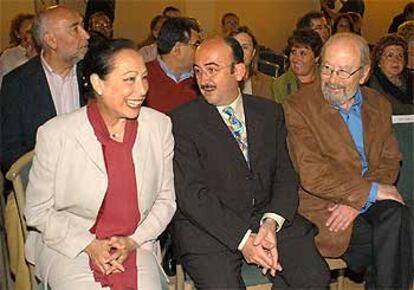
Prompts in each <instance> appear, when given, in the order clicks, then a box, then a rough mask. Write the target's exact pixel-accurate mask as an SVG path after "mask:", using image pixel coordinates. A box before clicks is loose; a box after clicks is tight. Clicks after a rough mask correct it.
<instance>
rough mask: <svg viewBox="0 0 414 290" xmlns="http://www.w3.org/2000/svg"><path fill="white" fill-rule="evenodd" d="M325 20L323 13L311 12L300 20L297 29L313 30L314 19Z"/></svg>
mask: <svg viewBox="0 0 414 290" xmlns="http://www.w3.org/2000/svg"><path fill="white" fill-rule="evenodd" d="M320 18H325V15H323V13H322V12H318V11H311V12H308V13H306V14H305V15H303V16H302V17H301V18H299V20H298V22H297V23H296V29H307V28H312V19H320Z"/></svg>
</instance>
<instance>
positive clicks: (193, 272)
mask: <svg viewBox="0 0 414 290" xmlns="http://www.w3.org/2000/svg"><path fill="white" fill-rule="evenodd" d="M194 72H195V75H196V76H197V82H198V85H199V88H200V90H201V93H202V95H203V96H204V98H198V99H196V100H193V101H192V102H190V103H187V104H186V105H184V106H182V107H180V108H178V109H176V110H174V111H173V112H172V113H171V118H172V121H173V133H174V136H175V139H176V147H175V150H174V152H175V155H174V178H175V186H176V194H177V204H178V208H179V210H178V211H177V214H176V215H175V217H174V223H173V228H174V236H173V237H174V241H175V242H176V245H177V249H178V252H179V253H178V255H179V258H180V260H181V262H182V265H183V267H184V269H185V271H186V272H187V273H188V274H189V275H190V276H191V278H192V279H193V281H194V284H195V287H196V288H197V289H245V285H244V282H243V279H242V277H241V266H242V261H243V260H245V261H247V263H252V264H256V265H258V266H259V267H262V271H263V273H267V272H269V274H268V276H267V277H269V279H270V280H271V281H272V282H273V284H274V286H273V288H274V287H277V289H279V287H280V288H281V289H284V288H295V289H299V288H315V289H323V288H326V287H328V280H329V272H328V270H327V266H326V264H325V262H324V261H323V259H322V258H321V257H320V256H319V253H318V252H317V251H316V248H315V245H314V234H315V232H314V226H313V225H312V224H311V223H309V222H308V221H307V220H305V219H303V218H302V217H300V216H298V215H296V214H295V212H296V206H297V193H296V190H297V180H296V174H295V172H294V170H293V168H292V166H291V163H290V160H289V156H288V153H287V149H286V144H285V133H286V132H285V127H284V122H283V113H282V110H281V108H280V107H279V105H277V104H275V103H272V102H270V101H268V100H264V99H263V98H256V97H252V96H248V95H243V94H241V93H240V90H239V82H240V81H242V79H243V78H244V76H245V73H246V72H245V65H244V63H243V50H242V48H241V47H240V45H239V43H238V42H237V41H236V40H235V39H234V38H231V37H230V38H229V37H228V38H225V39H223V38H213V39H209V40H205V41H204V42H203V43H202V44H201V46H200V47H199V48H198V49H197V51H196V54H195V64H194ZM230 225H231V226H230ZM282 268H283V270H282ZM273 288H272V289H273Z"/></svg>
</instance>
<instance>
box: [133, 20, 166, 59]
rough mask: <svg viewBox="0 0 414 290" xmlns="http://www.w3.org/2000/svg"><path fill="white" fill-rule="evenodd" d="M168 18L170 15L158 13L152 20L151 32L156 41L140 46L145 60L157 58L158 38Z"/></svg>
mask: <svg viewBox="0 0 414 290" xmlns="http://www.w3.org/2000/svg"><path fill="white" fill-rule="evenodd" d="M167 18H168V17H167V16H165V15H157V16H155V17H154V18H153V19H152V20H151V24H150V34H151V38H152V39H153V40H154V42H153V43H151V44H148V45H145V46H142V47H140V48H139V53H140V54H141V55H142V56H143V57H144V61H145V62H150V61H153V60H154V59H156V58H157V56H158V50H157V43H156V40H157V37H158V34H159V33H160V30H161V27H162V25H163V24H164V22H165V20H167Z"/></svg>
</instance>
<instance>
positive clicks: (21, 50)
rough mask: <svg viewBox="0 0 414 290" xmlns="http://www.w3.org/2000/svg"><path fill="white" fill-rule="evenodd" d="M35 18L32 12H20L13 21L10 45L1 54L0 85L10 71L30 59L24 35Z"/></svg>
mask: <svg viewBox="0 0 414 290" xmlns="http://www.w3.org/2000/svg"><path fill="white" fill-rule="evenodd" d="M33 18H34V16H33V15H32V14H18V15H16V17H14V18H13V20H12V22H11V27H10V35H9V36H10V47H9V48H7V49H5V50H4V51H3V53H2V54H1V55H0V85H1V82H2V79H3V77H4V76H5V75H6V74H7V73H8V72H10V71H12V70H13V69H15V68H16V67H18V66H20V65H22V64H24V63H25V62H27V61H28V60H29V58H28V57H27V56H26V48H25V47H24V43H23V37H24V35H25V33H26V32H27V31H30V29H31V25H32V22H33Z"/></svg>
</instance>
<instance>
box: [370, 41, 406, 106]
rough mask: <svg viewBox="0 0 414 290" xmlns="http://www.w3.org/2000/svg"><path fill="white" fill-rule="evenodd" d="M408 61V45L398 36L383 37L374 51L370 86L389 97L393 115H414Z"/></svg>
mask: <svg viewBox="0 0 414 290" xmlns="http://www.w3.org/2000/svg"><path fill="white" fill-rule="evenodd" d="M407 59H408V53H407V43H406V42H405V40H404V39H403V38H401V37H400V36H398V35H396V34H388V35H386V36H384V37H382V38H381V39H380V40H379V41H378V43H377V44H376V45H375V47H374V49H373V51H372V75H371V77H370V79H369V80H368V86H369V87H371V88H373V89H375V90H377V91H379V92H380V93H382V94H383V95H385V96H386V97H387V99H388V100H389V101H390V102H391V104H392V108H393V114H413V113H414V110H413V106H414V103H413V95H412V94H409V86H408V78H407V71H406V64H407Z"/></svg>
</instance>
